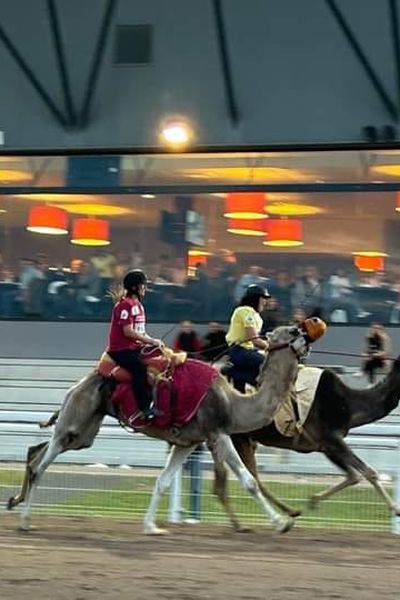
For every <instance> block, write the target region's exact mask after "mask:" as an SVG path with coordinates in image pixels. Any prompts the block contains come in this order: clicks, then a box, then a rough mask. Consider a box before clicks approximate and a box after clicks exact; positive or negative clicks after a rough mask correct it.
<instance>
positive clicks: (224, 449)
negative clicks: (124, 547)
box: [8, 319, 315, 534]
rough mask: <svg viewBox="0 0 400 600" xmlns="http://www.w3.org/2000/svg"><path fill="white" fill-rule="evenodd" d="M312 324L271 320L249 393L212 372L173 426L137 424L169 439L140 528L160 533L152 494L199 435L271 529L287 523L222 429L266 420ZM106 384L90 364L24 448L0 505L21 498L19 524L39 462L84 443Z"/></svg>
mask: <svg viewBox="0 0 400 600" xmlns="http://www.w3.org/2000/svg"><path fill="white" fill-rule="evenodd" d="M308 325H309V327H308ZM313 326H315V319H314V320H311V319H310V320H308V321H305V322H304V324H303V326H302V328H301V329H300V328H299V327H295V326H289V327H278V328H277V329H276V330H275V331H274V332H273V334H272V336H271V346H270V352H269V353H268V355H267V356H266V358H265V360H264V363H263V365H262V369H261V375H260V387H259V389H258V390H257V391H256V392H255V393H253V394H242V393H240V392H238V391H236V390H235V389H234V388H233V387H232V386H231V385H230V384H229V383H228V382H227V381H226V379H225V378H224V377H223V376H222V375H219V374H216V378H215V379H214V381H213V383H212V385H211V386H210V388H209V390H208V392H207V393H206V394H205V397H204V399H203V401H202V402H201V404H200V407H199V408H198V410H197V413H196V414H195V416H194V417H193V418H192V419H191V420H190V421H189V422H188V423H187V424H185V425H183V426H182V427H181V428H180V429H179V430H178V431H177V430H176V428H170V429H168V428H167V429H157V428H155V427H154V425H149V426H147V427H146V428H145V429H142V432H143V433H144V434H146V435H148V436H151V437H155V438H159V439H163V440H165V441H168V442H170V443H171V444H174V447H173V450H172V451H171V452H170V454H169V456H168V459H167V464H166V466H165V468H164V470H163V471H162V472H161V474H160V476H159V478H158V480H157V483H156V486H155V488H154V491H153V495H152V499H151V502H150V506H149V509H148V511H147V513H146V516H145V520H144V531H145V533H148V534H157V533H163V530H160V529H158V528H157V526H156V523H155V514H156V509H157V505H158V502H159V499H160V497H161V495H162V493H163V492H164V491H165V490H166V489H167V488H168V486H169V484H170V482H171V479H172V477H173V475H174V473H175V472H176V471H177V469H178V468H179V467H180V465H182V463H183V462H184V460H185V459H186V458H187V457H188V455H189V454H190V453H191V452H192V450H193V449H194V448H195V447H196V446H197V445H198V444H199V443H200V442H204V441H205V442H207V445H208V447H209V449H210V451H211V453H212V456H213V459H214V461H215V464H217V465H220V464H222V462H223V461H226V463H227V464H228V466H229V467H230V468H231V469H232V471H233V472H234V473H235V475H236V476H237V477H238V479H239V480H240V482H241V484H242V485H243V487H244V488H245V489H246V490H247V491H248V492H249V493H250V494H252V495H253V497H254V498H255V499H256V500H257V501H258V502H259V503H260V505H261V507H262V508H263V510H264V512H265V513H266V514H267V515H268V516H269V517H270V519H271V521H272V523H273V525H274V527H275V529H276V530H277V531H281V532H283V531H286V530H287V529H289V528H290V527H291V526H292V524H293V519H292V518H291V517H288V516H287V515H281V514H280V513H279V512H277V511H276V510H275V509H274V508H273V507H272V506H271V505H270V503H269V502H268V501H267V500H266V499H265V498H264V496H263V495H262V494H261V492H260V490H259V488H258V484H257V482H256V480H255V479H254V477H253V476H252V475H251V474H250V473H249V472H248V471H247V469H246V468H245V467H244V465H243V463H242V461H241V460H240V459H239V456H238V454H237V452H236V450H235V449H234V446H233V444H232V441H231V439H230V437H229V435H230V434H233V433H240V432H243V431H253V430H257V429H259V428H260V427H263V426H264V425H265V424H266V423H270V422H271V420H272V418H273V415H274V413H275V411H276V408H277V406H278V404H279V402H280V401H281V400H282V399H284V398H286V397H287V395H288V394H289V392H290V389H291V386H292V385H293V382H294V381H295V379H296V376H297V370H298V360H299V359H300V358H301V357H303V356H304V355H305V354H306V353H307V352H308V342H309V341H310V337H311V339H312V336H311V335H310V333H308V331H309V330H310V331H311V330H312V327H313ZM192 362H193V377H196V371H195V369H196V361H192ZM201 364H203V363H201ZM112 389H113V387H112V384H111V383H110V381H109V380H105V379H104V378H103V377H102V376H101V375H99V374H98V373H97V372H92V373H90V374H89V375H87V376H86V377H85V378H84V379H82V380H81V381H80V382H79V383H78V384H77V385H75V386H74V387H73V388H71V389H70V390H69V391H68V393H67V396H66V398H65V400H64V403H63V405H62V407H61V410H60V412H59V415H58V420H57V422H56V426H55V429H54V432H53V435H52V437H51V439H50V441H49V442H43V443H41V444H38V445H36V446H32V447H30V448H29V449H28V454H27V466H26V471H25V478H24V482H23V485H22V489H21V492H20V493H19V494H18V495H16V496H14V497H12V498H10V500H9V503H8V508H9V509H12V508H13V507H14V506H16V505H17V504H19V503H21V502H23V501H26V504H25V506H24V508H23V510H22V513H21V528H22V529H29V525H30V514H31V507H32V501H33V496H34V492H35V489H36V488H37V486H38V484H39V481H40V479H41V477H42V476H43V473H44V472H45V470H46V469H47V467H48V466H49V465H50V464H51V463H52V462H53V461H54V460H55V458H56V457H57V456H58V454H60V453H61V452H65V451H66V450H79V449H81V448H87V447H89V446H91V445H92V443H93V440H94V438H95V436H96V434H97V433H98V431H99V428H100V425H101V422H102V420H103V417H104V416H105V415H106V414H110V415H112V416H114V412H113V410H112V406H111V404H112V402H111V396H112Z"/></svg>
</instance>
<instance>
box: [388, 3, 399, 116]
mask: <svg viewBox="0 0 400 600" xmlns="http://www.w3.org/2000/svg"><path fill="white" fill-rule="evenodd" d="M389 14H390V30H391V36H392V45H393V58H394V67H395V71H396V85H397V108H398V110H400V37H399V12H398V9H397V0H389Z"/></svg>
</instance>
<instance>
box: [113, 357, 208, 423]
mask: <svg viewBox="0 0 400 600" xmlns="http://www.w3.org/2000/svg"><path fill="white" fill-rule="evenodd" d="M217 376H218V371H217V370H216V369H215V368H214V367H212V366H211V365H208V364H207V363H204V362H201V361H200V360H195V359H193V358H188V359H187V360H186V361H185V362H184V363H183V364H182V365H179V366H177V367H176V368H175V370H174V374H173V380H172V382H168V381H160V382H159V383H158V384H157V399H156V401H155V408H156V409H157V411H159V412H160V413H162V414H159V415H157V416H156V417H155V418H154V419H153V420H152V421H151V424H152V426H154V427H160V428H164V427H170V426H172V425H175V426H177V427H180V426H182V425H184V424H185V423H187V422H188V421H190V419H192V418H193V416H194V415H195V414H196V412H197V410H198V408H199V406H200V404H201V402H202V400H203V398H204V396H205V394H206V392H207V390H208V389H209V387H210V386H211V384H212V382H213V381H214V379H215V378H216V377H217ZM172 390H173V394H174V395H172V394H171V391H172ZM112 400H113V402H114V403H115V404H116V405H117V407H118V409H119V413H120V415H121V417H122V419H123V420H124V421H125V422H128V423H130V424H131V425H132V426H133V427H135V428H140V427H145V426H146V425H148V422H145V421H144V420H143V419H142V418H141V417H140V416H136V415H139V413H140V409H139V407H138V404H137V402H136V398H135V397H134V394H133V390H132V386H131V384H129V383H119V384H118V385H117V388H116V390H115V392H114V393H113V397H112Z"/></svg>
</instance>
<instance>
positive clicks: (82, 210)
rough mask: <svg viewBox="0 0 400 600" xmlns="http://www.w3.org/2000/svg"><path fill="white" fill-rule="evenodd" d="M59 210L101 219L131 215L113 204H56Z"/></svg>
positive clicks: (130, 211)
mask: <svg viewBox="0 0 400 600" xmlns="http://www.w3.org/2000/svg"><path fill="white" fill-rule="evenodd" d="M55 206H58V207H59V208H63V209H64V210H66V211H67V212H68V213H71V214H73V215H92V216H98V217H100V216H103V217H118V216H121V215H128V214H131V213H132V212H133V211H132V210H131V209H129V208H125V207H124V206H116V205H114V204H91V203H90V204H86V203H82V204H58V203H57V204H56V205H55Z"/></svg>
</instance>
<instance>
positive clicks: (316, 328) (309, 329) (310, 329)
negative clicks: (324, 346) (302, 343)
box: [303, 317, 327, 342]
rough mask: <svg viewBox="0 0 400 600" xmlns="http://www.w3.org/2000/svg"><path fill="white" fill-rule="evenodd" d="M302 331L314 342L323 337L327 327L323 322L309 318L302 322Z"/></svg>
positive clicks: (315, 318) (316, 318)
mask: <svg viewBox="0 0 400 600" xmlns="http://www.w3.org/2000/svg"><path fill="white" fill-rule="evenodd" d="M303 329H304V330H305V332H306V333H307V335H308V337H309V339H310V340H311V341H312V342H315V340H317V339H318V338H320V337H321V336H322V335H324V333H325V331H326V329H327V327H326V323H325V321H323V320H322V319H319V318H318V317H311V318H310V319H306V320H305V321H304V322H303Z"/></svg>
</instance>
